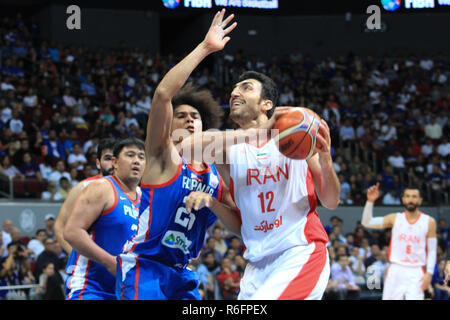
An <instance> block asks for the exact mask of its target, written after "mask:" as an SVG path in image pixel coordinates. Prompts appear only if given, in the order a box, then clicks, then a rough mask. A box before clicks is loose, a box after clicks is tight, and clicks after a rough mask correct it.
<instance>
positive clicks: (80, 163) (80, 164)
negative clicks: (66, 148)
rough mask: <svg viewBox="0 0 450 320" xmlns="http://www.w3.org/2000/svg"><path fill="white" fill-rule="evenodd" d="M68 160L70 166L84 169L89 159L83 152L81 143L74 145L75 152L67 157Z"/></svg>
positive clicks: (80, 169) (79, 169)
mask: <svg viewBox="0 0 450 320" xmlns="http://www.w3.org/2000/svg"><path fill="white" fill-rule="evenodd" d="M67 162H68V163H69V166H70V167H72V168H76V169H77V170H78V171H82V170H83V169H84V165H85V164H87V159H86V157H85V156H84V154H83V150H82V149H81V146H80V144H78V143H75V144H74V145H73V152H72V153H71V154H70V155H69V157H68V158H67Z"/></svg>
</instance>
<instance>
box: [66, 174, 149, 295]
mask: <svg viewBox="0 0 450 320" xmlns="http://www.w3.org/2000/svg"><path fill="white" fill-rule="evenodd" d="M104 179H107V180H108V181H109V182H110V183H111V185H112V187H113V190H114V197H115V203H114V205H113V206H112V207H111V208H110V209H108V210H107V211H104V212H102V214H101V215H100V217H99V218H98V219H97V220H96V221H95V222H94V224H93V225H92V226H91V228H90V229H89V230H88V232H89V235H90V237H91V238H92V240H93V241H94V242H95V243H96V244H97V245H98V246H100V247H101V248H103V249H104V250H105V251H107V252H108V253H110V254H111V255H113V256H117V255H118V254H119V253H121V252H122V250H123V245H124V244H125V243H126V241H127V240H130V239H131V238H132V237H133V236H134V235H135V234H136V230H137V223H138V217H139V204H140V197H139V194H138V195H137V199H136V200H132V199H130V198H129V196H128V195H127V194H126V193H125V192H124V191H123V190H122V188H121V187H120V185H119V183H118V182H117V180H116V179H115V178H114V177H113V176H107V177H104ZM66 272H67V273H68V274H69V275H70V277H69V278H68V279H67V281H66V292H67V294H68V296H67V298H68V299H74V300H83V299H91V298H92V299H93V297H94V296H98V299H101V297H103V298H106V299H107V298H114V297H115V293H114V291H115V277H114V276H113V275H112V274H111V273H109V272H108V271H107V269H106V268H105V267H104V266H103V265H101V264H99V263H97V262H94V261H92V260H90V259H87V258H86V257H84V256H82V255H80V254H78V252H76V251H75V250H72V252H71V254H70V257H69V260H68V263H67V266H66Z"/></svg>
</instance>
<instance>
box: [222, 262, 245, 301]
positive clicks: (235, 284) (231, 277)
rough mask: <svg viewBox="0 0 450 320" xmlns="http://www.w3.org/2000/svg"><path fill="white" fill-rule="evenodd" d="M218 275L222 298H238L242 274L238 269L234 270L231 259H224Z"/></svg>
mask: <svg viewBox="0 0 450 320" xmlns="http://www.w3.org/2000/svg"><path fill="white" fill-rule="evenodd" d="M216 277H217V283H218V285H219V288H220V294H221V296H222V298H223V299H224V300H236V298H237V295H238V293H239V287H240V280H241V275H240V274H239V272H238V271H232V268H231V261H230V259H228V258H223V259H222V261H221V264H220V272H219V273H218V274H217V276H216Z"/></svg>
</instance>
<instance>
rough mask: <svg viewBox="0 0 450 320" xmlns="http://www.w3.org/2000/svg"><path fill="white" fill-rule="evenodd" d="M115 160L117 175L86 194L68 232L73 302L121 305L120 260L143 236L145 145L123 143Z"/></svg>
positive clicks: (133, 140) (92, 185)
mask: <svg viewBox="0 0 450 320" xmlns="http://www.w3.org/2000/svg"><path fill="white" fill-rule="evenodd" d="M113 156H114V158H113V167H114V174H113V175H112V176H107V177H104V178H99V179H97V180H94V181H92V182H91V183H90V184H89V185H88V186H87V187H86V188H84V190H83V191H82V193H81V194H80V195H79V197H78V198H77V200H76V202H75V204H74V206H73V209H72V212H71V213H70V216H69V218H68V220H67V223H66V226H65V228H64V238H65V239H66V241H67V242H68V243H69V244H70V245H71V246H72V247H73V250H72V252H71V255H70V257H69V261H68V263H67V267H66V272H67V273H68V274H69V275H70V277H69V278H68V279H67V280H66V293H67V299H68V300H115V273H116V256H117V255H118V254H119V253H120V252H122V248H123V245H124V244H125V242H126V241H127V240H129V239H131V237H132V236H134V235H135V233H136V230H137V223H138V216H139V205H140V200H141V199H140V194H139V193H140V192H139V188H138V184H139V183H140V181H141V177H142V174H143V171H144V166H145V152H144V143H143V141H141V140H139V139H136V138H125V139H123V140H120V141H119V142H117V143H116V144H115V146H114V150H113Z"/></svg>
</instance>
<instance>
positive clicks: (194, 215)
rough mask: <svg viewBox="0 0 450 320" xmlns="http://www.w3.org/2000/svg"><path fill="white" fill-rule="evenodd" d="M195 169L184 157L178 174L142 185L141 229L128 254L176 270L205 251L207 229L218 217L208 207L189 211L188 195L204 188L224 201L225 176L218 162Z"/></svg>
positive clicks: (127, 247) (204, 190)
mask: <svg viewBox="0 0 450 320" xmlns="http://www.w3.org/2000/svg"><path fill="white" fill-rule="evenodd" d="M206 165H207V168H206V169H205V170H203V171H201V172H197V171H195V170H194V169H193V168H192V167H191V166H190V165H189V164H187V163H186V161H185V160H184V158H183V157H182V163H180V166H179V168H178V171H177V173H176V174H175V176H174V177H173V178H172V179H171V180H170V181H168V182H166V183H164V184H161V185H145V184H142V185H141V189H142V200H141V207H140V213H139V224H138V231H137V234H136V235H135V237H133V239H132V240H131V241H129V242H128V243H127V244H126V245H125V250H124V253H125V254H131V255H133V256H136V255H137V256H139V257H143V258H146V259H150V260H154V261H157V262H159V263H162V264H164V265H167V266H169V267H173V268H175V269H182V268H184V267H186V266H187V264H188V262H189V259H191V258H196V257H197V256H198V254H199V251H200V250H201V248H202V246H203V244H204V240H205V234H206V230H207V229H208V228H209V227H210V226H211V225H212V224H213V223H214V222H215V221H216V220H217V217H216V216H215V215H214V213H213V212H212V211H210V210H209V209H208V208H202V209H200V210H198V211H195V210H192V211H191V213H187V212H186V208H185V200H186V197H187V196H188V195H189V194H190V193H191V192H193V191H202V192H205V193H208V194H210V195H211V196H213V197H215V198H216V199H219V200H221V192H222V178H221V177H220V175H219V173H218V171H217V169H216V167H215V166H214V165H210V164H206Z"/></svg>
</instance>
